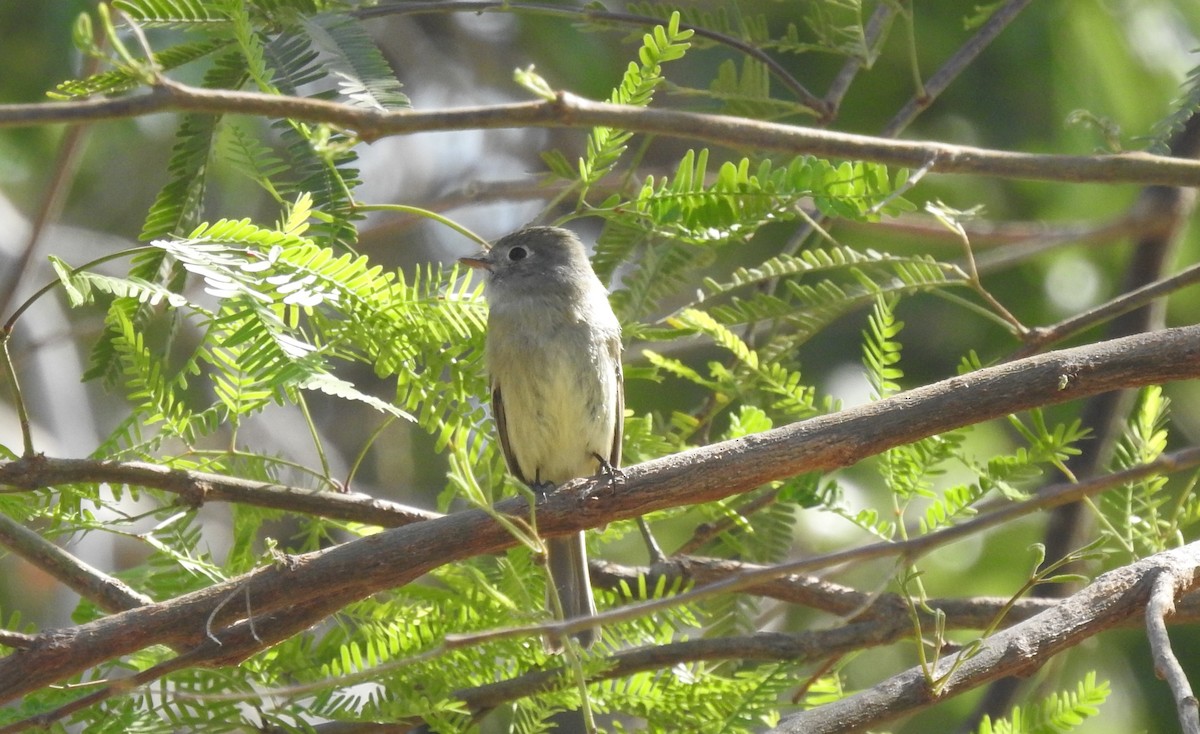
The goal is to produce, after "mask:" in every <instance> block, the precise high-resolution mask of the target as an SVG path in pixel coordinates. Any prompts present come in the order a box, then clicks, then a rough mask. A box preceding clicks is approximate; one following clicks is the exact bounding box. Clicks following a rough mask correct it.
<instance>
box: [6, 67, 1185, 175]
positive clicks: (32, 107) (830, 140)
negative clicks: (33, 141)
mask: <svg viewBox="0 0 1200 734" xmlns="http://www.w3.org/2000/svg"><path fill="white" fill-rule="evenodd" d="M174 111H188V112H202V113H209V114H243V115H256V116H261V117H269V118H290V119H295V120H304V121H307V122H317V123H326V124H329V125H334V126H337V127H341V128H345V129H347V130H351V131H354V132H355V134H357V135H358V136H359V137H360V138H361V139H363V140H365V141H373V140H378V139H379V138H382V137H385V136H389V135H408V134H412V133H418V132H435V131H451V130H478V129H492V128H514V127H545V128H591V127H595V126H607V127H615V128H619V129H622V130H629V131H632V132H640V133H652V134H656V135H666V136H669V137H673V138H685V139H689V140H699V141H703V142H706V143H710V144H713V145H720V146H724V147H734V148H752V149H755V150H770V151H776V152H781V153H790V154H793V155H816V156H822V157H827V158H842V159H850V160H867V161H875V162H878V163H886V164H889V165H898V166H907V167H911V168H921V167H923V166H927V165H929V164H930V162H932V163H933V165H932V170H933V171H935V172H937V173H945V174H986V175H988V176H999V177H1001V178H1018V179H1035V180H1042V181H1071V182H1108V183H1140V184H1159V185H1164V186H1200V162H1197V161H1189V160H1181V159H1178V158H1171V157H1167V156H1156V155H1150V154H1147V153H1121V154H1115V155H1089V156H1071V155H1042V154H1032V153H1009V152H1005V151H998V150H989V149H986V148H975V147H970V146H963V145H949V144H946V143H935V142H913V141H905V140H889V139H886V138H877V137H870V136H867V135H852V134H850V133H838V132H829V131H823V130H814V129H811V128H803V127H795V126H792V125H784V124H780V123H771V122H761V121H759V120H751V119H747V118H742V117H734V116H728V115H710V114H702V113H698V112H684V111H678V110H664V109H649V108H642V107H632V106H625V105H617V104H612V103H608V102H592V101H590V100H586V99H583V98H581V97H577V96H575V95H573V94H570V93H567V92H560V93H559V94H558V95H557V97H556V98H555V99H554V100H548V101H539V102H517V103H513V104H502V105H487V106H480V107H463V108H458V109H453V110H431V111H427V112H421V111H415V110H399V111H391V112H387V111H380V110H373V109H366V108H362V107H354V106H351V105H347V104H339V103H336V102H328V101H325V100H320V99H306V98H300V97H287V96H280V95H271V94H260V93H257V92H234V91H228V90H214V89H200V88H197V87H189V86H185V85H182V84H178V83H176V82H170V81H166V80H163V81H162V82H161V83H160V84H159V85H157V86H155V87H153V88H151V89H150V91H149V92H148V93H146V94H142V95H138V96H129V97H120V98H117V99H95V100H84V101H81V102H44V103H37V104H17V105H0V128H5V127H29V126H34V125H48V124H54V123H67V124H79V123H82V122H87V121H94V120H112V119H123V118H129V117H141V116H144V115H149V114H154V113H158V112H174Z"/></svg>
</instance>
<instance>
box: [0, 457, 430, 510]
mask: <svg viewBox="0 0 1200 734" xmlns="http://www.w3.org/2000/svg"><path fill="white" fill-rule="evenodd" d="M76 482H92V483H95V482H108V483H111V484H127V485H132V486H136V487H149V488H152V489H160V490H163V491H165V492H172V493H175V494H178V495H180V496H182V497H183V498H184V499H185V501H187V502H189V503H191V504H195V505H200V504H203V503H205V502H214V501H215V502H238V503H242V504H247V505H253V506H256V507H270V508H273V509H278V510H287V511H289V512H301V513H307V514H313V515H319V516H321V517H328V518H331V519H334V520H349V521H352V522H362V523H367V524H369V525H378V526H380V527H399V526H401V525H408V524H410V523H414V522H420V521H422V520H429V519H432V518H435V517H440V515H439V514H438V513H436V512H430V511H428V510H421V509H418V508H415V507H409V506H407V505H402V504H400V503H398V502H392V501H390V500H385V499H378V498H375V497H370V496H368V495H364V494H343V493H335V492H314V491H313V490H310V489H304V488H300V487H288V486H285V485H281V484H273V483H269V482H256V481H251V480H248V479H240V478H238V477H228V476H222V475H220V474H210V473H207V472H199V471H191V470H184V469H172V468H170V467H165V466H161V465H159V464H147V463H144V462H140V461H103V460H93V459H54V458H48V457H45V456H34V457H25V458H22V459H19V460H17V461H0V486H5V485H7V486H8V487H13V488H18V489H21V490H34V489H40V488H42V487H52V486H56V485H61V484H72V483H76ZM10 491H11V490H10Z"/></svg>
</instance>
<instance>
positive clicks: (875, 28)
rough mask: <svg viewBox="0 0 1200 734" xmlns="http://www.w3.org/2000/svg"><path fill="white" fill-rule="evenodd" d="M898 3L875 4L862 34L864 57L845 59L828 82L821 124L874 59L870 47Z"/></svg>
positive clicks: (897, 7)
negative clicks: (859, 74)
mask: <svg viewBox="0 0 1200 734" xmlns="http://www.w3.org/2000/svg"><path fill="white" fill-rule="evenodd" d="M899 7H900V6H899V3H892V2H885V3H879V5H877V6H875V12H873V13H871V18H870V20H868V21H867V28H866V32H865V33H864V34H863V36H864V38H863V53H864V54H865V55H866V56H865V58H864V57H860V56H851V57H850V58H848V59H846V63H845V64H843V65H842V68H841V69H840V70H839V71H838V73H837V76H835V77H834V78H833V81H832V82H831V83H830V84H829V89H827V90H826V92H825V105H826V109H827V112H826V116H825V118H822V120H821V122H822V123H823V124H828V123H829V122H832V121H833V118H834V117H836V116H837V113H838V110H839V109H840V108H841V106H842V99H843V98H844V97H845V96H846V92H848V91H849V90H850V85H851V84H852V83H853V82H854V78H855V77H857V76H858V72H859V71H861V70H862V68H863V66H867V67H870V65H871V64H872V63H873V62H874V59H873V58H872V57H871V56H870V54H871V49H872V48H874V46H875V44H877V43H878V42H879V39H880V38H881V37H882V36H883V34H884V33H886V32H887V29H888V28H889V27H890V26H891V25H892V20H893V19H895V17H896V12H897V10H899Z"/></svg>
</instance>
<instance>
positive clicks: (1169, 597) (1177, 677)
mask: <svg viewBox="0 0 1200 734" xmlns="http://www.w3.org/2000/svg"><path fill="white" fill-rule="evenodd" d="M1189 584H1190V582H1189ZM1177 585H1183V584H1178V579H1176V578H1175V576H1174V575H1173V574H1172V573H1171V572H1170V571H1169V570H1166V569H1164V570H1163V571H1161V572H1160V573H1159V574H1158V577H1157V578H1156V579H1155V580H1154V591H1153V592H1151V594H1150V602H1149V603H1148V604H1147V605H1146V637H1147V638H1148V639H1149V641H1150V649H1151V651H1152V652H1153V654H1154V672H1156V673H1158V677H1160V678H1163V679H1165V680H1166V681H1167V685H1168V686H1170V688H1171V693H1172V695H1174V697H1175V711H1176V715H1177V716H1178V717H1179V726H1180V729H1181V730H1182V731H1183V732H1184V734H1200V703H1198V702H1197V701H1196V694H1194V693H1192V685H1191V684H1190V683H1189V682H1188V679H1187V674H1186V673H1184V672H1183V667H1182V666H1181V665H1180V664H1179V658H1177V657H1175V652H1174V650H1172V649H1171V638H1170V637H1168V636H1167V616H1168V615H1171V614H1173V613H1174V612H1175V591H1176V589H1175V587H1176V586H1177Z"/></svg>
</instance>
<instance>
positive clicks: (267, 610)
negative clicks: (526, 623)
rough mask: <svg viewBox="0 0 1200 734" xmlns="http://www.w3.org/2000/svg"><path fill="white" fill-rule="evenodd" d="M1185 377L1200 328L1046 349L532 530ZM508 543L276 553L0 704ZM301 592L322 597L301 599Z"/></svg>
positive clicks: (337, 603) (275, 636) (713, 494)
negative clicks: (154, 650) (249, 614)
mask: <svg viewBox="0 0 1200 734" xmlns="http://www.w3.org/2000/svg"><path fill="white" fill-rule="evenodd" d="M1195 377H1200V326H1191V327H1182V328H1176V329H1167V330H1164V331H1160V332H1155V333H1151V334H1141V335H1137V336H1133V337H1128V338H1125V339H1118V340H1114V341H1110V342H1101V343H1098V344H1093V345H1089V346H1085V347H1078V348H1075V349H1068V350H1063V351H1057V352H1050V353H1048V354H1043V355H1039V356H1036V357H1031V358H1029V359H1025V360H1020V361H1016V362H1010V363H1006V364H1002V365H999V366H996V367H991V368H987V369H983V370H979V371H977V372H974V373H971V374H968V375H963V376H961V377H954V378H951V379H948V380H944V381H942V382H939V383H936V384H933V385H929V386H926V387H922V388H918V389H915V390H911V391H908V392H905V393H901V394H899V395H896V396H894V397H891V398H888V399H886V400H881V401H879V402H876V403H872V404H869V405H863V406H859V407H855V408H850V409H847V410H844V411H842V412H840V413H836V414H832V415H826V416H821V417H818V418H814V419H812V420H808V421H803V422H800V423H795V424H792V425H789V426H784V427H782V428H778V429H773V430H770V431H766V432H763V433H760V434H755V435H751V436H746V437H743V438H739V439H734V440H730V441H725V442H722V443H719V444H714V445H711V446H706V447H703V448H698V449H692V450H689V451H686V452H683V453H680V454H677V455H674V456H668V457H664V458H662V459H657V460H654V461H650V462H646V463H643V464H640V465H637V466H634V467H629V468H627V469H625V471H624V475H625V477H624V481H622V482H618V483H615V484H614V483H610V482H609V481H607V480H606V479H602V478H594V479H589V480H577V481H575V482H571V483H569V484H567V485H564V487H563V488H561V489H560V491H556V492H553V493H551V494H550V495H549V496H547V497H546V499H545V500H544V501H543V502H541V503H539V505H538V511H537V516H538V527H539V529H540V530H541V531H542V533H543V534H545V535H546V536H549V537H553V536H558V535H565V534H568V533H573V532H577V531H579V530H583V529H586V528H590V527H596V526H598V525H601V524H604V523H608V522H612V521H615V520H621V519H632V518H635V517H637V516H639V515H643V514H645V513H647V512H651V511H654V510H660V509H667V508H672V507H679V506H683V505H691V504H697V503H701V502H710V501H713V500H716V499H721V498H723V497H728V496H731V495H734V494H738V493H741V492H746V491H749V490H751V489H753V488H755V487H758V486H760V485H762V484H764V483H766V482H769V481H773V480H777V479H783V478H785V477H789V476H795V475H797V474H801V473H804V472H808V471H820V470H829V469H835V468H839V467H843V466H849V465H851V464H854V463H856V462H858V461H860V460H862V459H864V458H866V457H869V456H872V455H874V454H877V453H879V452H881V451H884V450H886V449H888V448H891V447H893V446H898V445H901V444H905V443H909V442H911V441H914V440H916V439H918V438H922V437H925V436H929V435H933V434H936V433H941V432H944V431H947V430H950V429H953V428H958V427H961V426H965V425H970V424H974V423H978V422H981V421H985V420H989V419H992V418H997V417H1000V416H1004V415H1007V414H1009V413H1012V412H1015V411H1020V410H1025V409H1027V408H1032V407H1035V406H1040V405H1049V404H1056V403H1062V402H1066V401H1068V400H1072V399H1078V398H1081V397H1085V396H1087V395H1091V394H1095V393H1098V392H1104V391H1108V390H1115V389H1121V388H1128V387H1138V386H1142V385H1148V384H1161V383H1164V382H1170V381H1172V380H1181V379H1189V378H1195ZM4 466H5V465H4V464H0V468H3V467H4ZM163 471H164V472H165V471H166V470H163ZM495 509H496V511H498V512H502V513H505V514H508V515H510V516H514V517H525V516H526V515H527V513H528V506H527V505H526V503H525V500H524V499H522V498H519V497H516V498H512V499H508V500H505V501H503V502H500V503H498V504H497V505H496V508H495ZM515 544H516V541H515V540H514V538H513V537H512V536H511V535H510V534H509V533H508V532H507V531H506V530H505V529H504V528H503V527H502V526H501V525H500V524H499V523H497V522H496V521H494V520H493V519H492V518H491V517H490V516H489V515H488V514H487V513H486V512H484V511H483V510H468V511H464V512H457V513H454V514H451V515H446V516H444V517H438V518H434V519H431V520H426V521H424V522H417V523H412V524H410V525H406V526H404V527H400V528H393V529H390V530H386V531H384V532H381V533H378V534H375V535H371V536H368V537H364V538H360V539H358V540H354V541H351V542H348V543H344V544H342V545H338V546H334V547H331V548H327V549H323V550H320V551H316V552H313V553H306V554H304V555H300V556H294V557H289V558H287V559H285V561H284V562H280V563H277V564H275V565H272V566H269V567H264V568H260V569H257V570H255V571H254V572H252V573H249V574H246V575H245V576H242V577H239V578H236V579H231V580H229V581H226V582H223V583H220V584H217V585H214V586H212V587H208V588H205V589H202V590H199V591H196V592H192V593H189V594H184V595H182V596H179V597H177V598H175V599H171V600H168V601H164V602H161V603H157V604H151V605H146V606H143V607H139V608H137V609H132V610H129V611H125V612H121V613H118V614H114V615H112V616H109V617H105V618H103V619H98V620H96V621H93V622H89V623H87V624H82V625H78V626H75V627H71V628H67V629H63V630H55V631H50V632H46V633H44V634H42V635H39V636H38V639H37V642H36V643H35V644H34V645H32V646H30V647H28V648H24V649H21V650H17V651H14V652H13V653H12V654H10V655H9V656H7V657H5V658H3V659H0V700H11V699H13V698H15V697H18V696H21V695H23V694H25V693H28V692H30V691H33V690H37V689H38V688H41V687H43V686H44V685H47V684H49V683H51V682H53V681H56V680H60V679H62V678H65V677H68V676H71V675H74V674H76V673H79V672H82V671H83V670H86V669H87V668H90V667H92V666H95V665H99V664H101V663H103V662H105V661H106V660H109V659H112V658H114V657H118V656H121V655H125V654H128V653H131V652H133V651H136V650H138V649H141V648H144V647H147V646H150V645H154V644H166V645H170V646H172V647H175V648H176V649H181V648H182V647H185V646H197V645H207V646H211V650H212V652H211V656H210V657H208V658H204V660H205V662H206V664H231V663H233V662H236V661H237V660H238V659H239V658H244V657H245V656H247V655H249V654H252V653H253V652H255V651H256V650H259V649H262V647H264V646H266V645H269V644H272V643H271V641H272V640H280V639H284V638H286V637H288V636H290V635H292V634H295V633H297V632H300V631H302V630H304V629H306V628H307V627H309V626H311V625H312V624H315V623H316V622H318V621H320V620H321V619H323V618H324V617H325V616H328V615H329V614H331V613H333V612H334V611H336V610H337V609H339V608H341V607H342V606H345V605H346V604H349V603H351V602H353V601H355V600H358V599H362V598H364V597H366V596H368V595H370V594H373V593H376V592H378V591H380V590H383V589H389V588H395V587H398V586H403V585H405V584H407V583H409V582H411V581H413V580H415V579H416V578H418V577H420V576H421V575H423V574H425V573H427V572H429V571H430V570H432V569H435V568H437V567H439V566H443V565H445V564H448V563H453V562H454V561H458V560H461V559H464V558H469V557H471V556H476V555H481V554H487V553H496V552H500V551H502V550H504V549H506V548H510V547H512V546H513V545H515ZM793 570H798V569H793ZM779 573H780V574H782V573H784V571H780V572H779ZM759 580H760V581H762V580H765V579H759ZM313 589H320V590H321V594H320V595H317V596H314V595H313V594H312V590H313ZM235 595H241V597H243V598H245V599H247V600H249V606H250V607H251V608H252V609H253V613H254V615H255V617H254V623H253V625H252V624H250V622H249V621H248V620H246V619H245V615H246V612H245V611H244V607H245V606H246V605H243V604H240V603H239V604H231V603H227V602H228V601H229V600H230V599H231V598H234V596H235ZM208 630H211V631H212V636H213V637H215V638H216V639H219V640H220V644H219V645H216V644H215V643H213V642H212V640H211V639H210V637H209V635H208ZM256 630H257V631H256ZM510 636H511V635H510Z"/></svg>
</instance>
